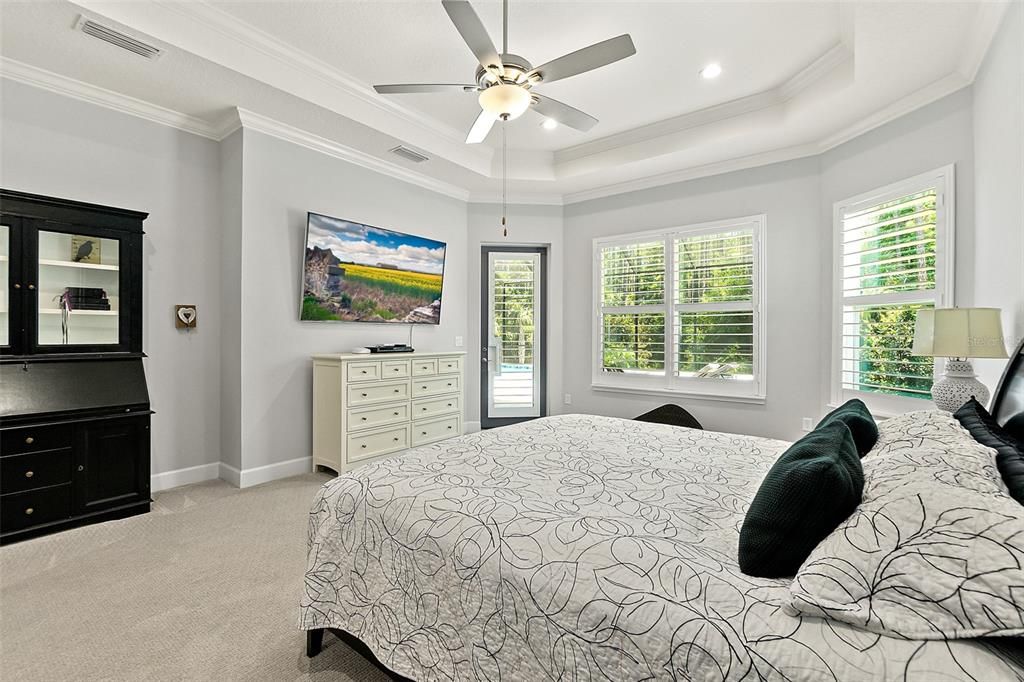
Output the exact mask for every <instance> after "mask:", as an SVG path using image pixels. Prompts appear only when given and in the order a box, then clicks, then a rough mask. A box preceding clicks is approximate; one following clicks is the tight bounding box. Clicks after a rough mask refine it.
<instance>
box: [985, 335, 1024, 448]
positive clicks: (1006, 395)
mask: <svg viewBox="0 0 1024 682" xmlns="http://www.w3.org/2000/svg"><path fill="white" fill-rule="evenodd" d="M989 412H990V413H991V414H992V416H994V417H995V418H996V421H997V422H998V423H999V425H1000V426H1002V427H1003V428H1004V429H1006V430H1007V431H1008V432H1010V434H1011V435H1013V436H1014V437H1015V438H1017V439H1018V440H1021V441H1024V340H1022V341H1021V342H1020V345H1019V346H1017V349H1016V350H1015V351H1013V353H1012V354H1011V355H1010V361H1009V362H1008V363H1007V364H1006V371H1005V372H1003V378H1002V379H1000V380H999V385H998V386H997V387H996V392H995V395H994V396H993V398H992V408H991V409H990V410H989Z"/></svg>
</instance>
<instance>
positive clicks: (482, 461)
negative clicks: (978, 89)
mask: <svg viewBox="0 0 1024 682" xmlns="http://www.w3.org/2000/svg"><path fill="white" fill-rule="evenodd" d="M1020 353H1021V349H1018V351H1017V354H1016V355H1015V358H1014V360H1012V361H1011V365H1010V369H1008V371H1007V375H1006V376H1005V377H1004V379H1003V381H1002V382H1001V386H1000V387H999V388H998V389H997V392H996V395H997V399H998V398H999V396H1005V395H1010V396H1018V395H1019V387H1020V386H1021V385H1022V384H1024V361H1022V359H1021V355H1020ZM992 412H993V414H999V415H1001V416H1000V419H1001V420H1004V421H1005V420H1006V419H1010V418H1012V417H1013V415H1012V414H1004V413H1003V412H1005V411H1000V405H998V404H997V405H995V406H994V409H993V410H992ZM788 445H789V444H788V443H786V442H783V441H778V440H770V439H764V438H757V437H750V436H741V435H734V434H726V433H716V432H710V431H699V430H694V429H688V428H680V427H674V426H667V425H660V424H650V423H642V422H634V421H628V420H622V419H615V418H610V417H600V416H584V415H569V416H558V417H548V418H544V419H538V420H535V421H531V422H527V423H523V424H518V425H515V426H510V427H506V428H503V429H497V430H492V431H486V432H481V433H475V434H470V435H466V436H462V437H460V438H455V439H452V440H448V441H443V442H441V443H437V444H434V445H432V446H427V447H421V448H417V449H415V450H413V451H411V452H410V453H408V454H406V455H404V456H402V457H400V458H394V459H389V460H384V461H382V462H379V463H376V464H372V465H368V466H365V467H363V468H361V469H359V470H357V471H354V472H352V473H350V474H347V475H344V476H341V477H338V478H336V479H333V480H332V481H330V482H328V483H326V484H325V485H324V486H323V488H322V489H321V490H320V492H319V494H318V495H317V497H316V500H315V502H314V504H313V507H312V510H311V512H310V516H309V526H308V536H309V537H308V542H309V554H308V563H307V572H306V575H305V588H304V592H303V596H302V600H301V608H300V623H299V626H300V628H301V629H303V630H306V631H307V653H308V654H309V655H315V654H316V653H317V652H318V651H319V648H320V646H321V641H322V637H323V634H324V632H325V631H332V632H334V633H336V634H338V635H339V636H342V637H344V638H346V639H347V640H349V641H353V640H355V641H356V642H357V643H358V644H359V645H360V646H361V647H364V649H363V650H364V651H365V652H368V653H369V654H372V656H373V657H375V659H376V660H377V661H378V662H379V663H380V664H381V665H382V666H383V667H384V668H385V669H386V670H388V671H390V672H391V673H392V674H394V675H396V676H400V677H408V678H412V679H416V680H555V679H571V680H599V679H601V680H603V679H609V680H647V679H693V680H740V679H765V680H774V679H778V680H855V679H885V680H897V679H920V680H941V679H975V680H1003V679H1008V680H1024V665H1022V659H1021V657H1020V655H1019V652H1018V651H1017V649H1016V648H1015V647H1016V646H1017V644H1016V641H1019V640H1015V639H1011V638H1005V637H1004V638H988V639H957V640H949V641H946V640H942V639H932V640H927V641H919V640H907V639H900V638H894V637H889V636H883V635H880V634H876V633H872V632H869V631H866V630H864V629H860V628H856V627H854V626H851V625H847V624H844V623H841V622H837V621H834V620H831V619H826V618H820V617H811V616H806V615H804V616H798V615H790V612H789V611H787V609H786V604H787V602H788V601H789V599H790V592H789V590H790V583H792V582H793V580H792V579H791V578H790V579H761V578H753V577H750V576H747V575H744V574H743V573H741V572H740V570H739V568H738V565H737V558H736V557H737V538H738V535H739V529H740V526H741V524H742V522H743V518H744V513H745V510H746V508H747V506H748V505H749V503H750V500H751V498H752V497H753V496H754V494H755V492H756V491H757V488H758V485H759V483H760V481H761V479H762V478H763V476H764V474H765V472H766V471H767V470H768V469H769V468H770V467H771V465H772V463H773V462H774V461H775V459H776V458H777V457H778V455H779V454H780V453H781V452H783V451H784V450H785V449H786V447H787V446H788Z"/></svg>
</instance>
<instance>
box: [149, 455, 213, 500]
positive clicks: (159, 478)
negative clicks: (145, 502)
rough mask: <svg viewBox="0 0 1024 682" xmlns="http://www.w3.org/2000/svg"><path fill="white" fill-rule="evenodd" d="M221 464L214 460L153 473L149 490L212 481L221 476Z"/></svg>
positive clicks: (158, 490) (153, 490) (156, 490)
mask: <svg viewBox="0 0 1024 682" xmlns="http://www.w3.org/2000/svg"><path fill="white" fill-rule="evenodd" d="M220 466H221V465H220V464H218V463H217V462H214V463H213V464H200V465H199V466H194V467H186V468H184V469H175V470H173V471H165V472H163V473H160V474H153V475H152V476H150V477H149V490H150V492H153V493H156V492H160V491H161V490H167V489H168V488H177V487H178V486H179V485H188V484H189V483H201V482H203V481H212V480H213V479H215V478H220V476H218V474H219V469H220Z"/></svg>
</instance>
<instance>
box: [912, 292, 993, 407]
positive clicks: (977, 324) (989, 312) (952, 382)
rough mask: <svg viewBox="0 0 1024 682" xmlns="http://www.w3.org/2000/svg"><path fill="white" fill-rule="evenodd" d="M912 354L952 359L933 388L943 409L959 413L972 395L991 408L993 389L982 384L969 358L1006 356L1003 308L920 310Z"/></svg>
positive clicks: (934, 396)
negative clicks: (1001, 312)
mask: <svg viewBox="0 0 1024 682" xmlns="http://www.w3.org/2000/svg"><path fill="white" fill-rule="evenodd" d="M912 352H913V354H914V355H925V356H931V357H940V358H948V359H947V360H946V371H945V374H943V375H942V379H940V380H939V381H937V382H936V383H935V384H934V385H933V386H932V400H934V401H935V405H936V407H938V408H939V409H940V410H945V411H946V412H955V411H956V410H958V409H959V408H960V407H961V406H962V405H963V404H964V403H966V402H967V401H968V400H970V399H971V397H972V396H973V397H974V398H976V399H977V400H978V402H980V403H981V404H982V405H986V406H987V405H988V398H989V390H988V388H986V387H985V384H983V383H981V382H980V381H978V377H977V375H976V374H975V373H974V367H972V366H971V361H970V359H969V358H1005V357H1006V345H1005V343H1004V342H1003V325H1002V321H1001V320H1000V318H999V308H934V309H922V310H918V311H917V322H916V324H915V325H914V347H913V351H912Z"/></svg>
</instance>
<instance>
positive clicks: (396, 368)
mask: <svg viewBox="0 0 1024 682" xmlns="http://www.w3.org/2000/svg"><path fill="white" fill-rule="evenodd" d="M391 371H392V372H398V371H400V370H399V368H398V367H395V368H394V369H393V370H391Z"/></svg>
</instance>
